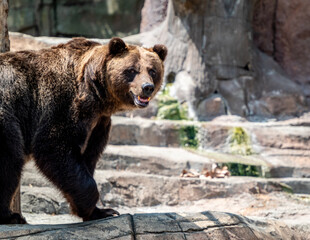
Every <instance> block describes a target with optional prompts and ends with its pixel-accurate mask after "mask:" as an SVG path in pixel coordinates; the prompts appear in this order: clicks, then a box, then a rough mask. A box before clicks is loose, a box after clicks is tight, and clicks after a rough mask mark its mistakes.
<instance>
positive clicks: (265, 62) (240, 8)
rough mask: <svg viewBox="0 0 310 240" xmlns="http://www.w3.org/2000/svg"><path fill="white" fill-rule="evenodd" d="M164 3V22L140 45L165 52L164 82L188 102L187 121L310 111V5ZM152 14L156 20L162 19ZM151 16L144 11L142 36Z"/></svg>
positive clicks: (295, 0)
mask: <svg viewBox="0 0 310 240" xmlns="http://www.w3.org/2000/svg"><path fill="white" fill-rule="evenodd" d="M166 2H169V5H168V10H167V11H168V12H167V15H168V17H167V18H165V20H164V22H163V24H162V25H158V23H156V24H157V26H158V27H157V28H155V29H153V30H152V31H151V32H150V34H149V37H144V39H142V43H144V44H146V45H147V44H153V43H154V42H155V41H159V42H162V43H164V44H166V45H167V46H168V48H169V50H170V51H169V54H168V58H167V61H166V73H167V76H166V77H167V78H170V77H171V76H173V77H172V78H173V80H174V87H173V88H174V89H173V92H174V93H175V97H176V98H177V99H178V100H179V101H180V102H184V101H187V102H188V103H189V114H190V117H193V118H195V119H199V120H207V119H210V118H213V117H214V116H218V115H221V114H223V112H224V113H227V114H237V115H241V116H245V117H249V118H254V119H257V117H262V118H266V117H267V118H274V117H276V118H286V117H292V116H298V115H301V114H303V113H304V112H307V111H309V110H310V94H309V92H310V84H309V81H310V78H309V73H308V71H310V70H309V69H310V68H309V66H310V55H309V54H308V53H309V51H310V45H309V37H308V36H309V34H308V32H309V31H310V30H309V29H310V27H309V26H308V24H306V22H308V21H309V20H308V18H309V14H308V12H309V7H310V3H308V2H305V1H301V0H289V1H277V0H273V1H266V0H255V1H234V0H225V1H224V0H223V1H214V0H209V1H199V0H196V1H195V4H191V2H190V1H179V0H170V1H168V0H167V1H166ZM197 4H198V5H199V8H197V7H195V6H197ZM146 7H149V8H151V4H150V3H148V1H146V2H145V6H144V8H146ZM155 9H156V8H154V7H153V8H152V9H150V11H152V10H153V13H152V14H153V15H159V17H158V19H160V18H163V17H164V16H165V14H164V13H162V12H160V11H156V10H155ZM146 12H147V13H148V15H147V16H146V15H145V13H146ZM149 15H150V14H149V11H146V10H145V9H144V12H142V25H141V26H143V28H144V29H148V28H149V27H150V26H152V25H154V22H153V21H150V23H149V25H147V19H149ZM197 29H199V31H198V30H197ZM200 29H201V31H200ZM154 39H155V40H154ZM181 93H182V94H181ZM184 98H186V99H184Z"/></svg>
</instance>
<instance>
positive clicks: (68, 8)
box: [8, 0, 143, 38]
mask: <svg viewBox="0 0 310 240" xmlns="http://www.w3.org/2000/svg"><path fill="white" fill-rule="evenodd" d="M142 7H143V0H131V1H122V0H113V1H104V0H96V1H89V0H80V1H72V0H61V1H51V0H42V1H22V0H14V1H12V2H10V14H9V17H8V26H9V29H10V31H16V32H22V33H26V34H31V35H35V36H71V37H72V36H75V37H76V36H87V37H97V38H111V37H113V36H120V37H124V36H126V35H131V34H136V33H138V32H139V27H140V20H141V9H142Z"/></svg>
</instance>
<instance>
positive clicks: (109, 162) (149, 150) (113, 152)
mask: <svg viewBox="0 0 310 240" xmlns="http://www.w3.org/2000/svg"><path fill="white" fill-rule="evenodd" d="M212 163H213V161H212V160H211V159H209V158H207V157H203V156H201V155H197V154H194V153H191V152H188V151H186V150H184V149H180V148H171V147H170V148H163V147H149V146H126V145H122V146H115V145H114V146H113V145H109V146H108V147H107V149H106V150H105V152H104V154H103V156H102V158H101V159H100V160H99V162H98V164H97V169H102V170H117V171H131V172H138V173H147V174H158V175H163V176H179V175H180V173H181V172H182V170H183V169H196V170H198V171H200V170H201V169H203V168H206V169H209V170H211V165H212Z"/></svg>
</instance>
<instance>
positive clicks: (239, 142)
mask: <svg viewBox="0 0 310 240" xmlns="http://www.w3.org/2000/svg"><path fill="white" fill-rule="evenodd" d="M229 143H230V149H231V153H234V154H239V155H252V154H253V151H252V148H251V140H250V137H249V136H248V134H247V133H246V131H245V130H244V129H243V128H241V127H235V128H233V129H232V133H231V136H230V139H229Z"/></svg>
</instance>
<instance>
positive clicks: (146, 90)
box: [142, 83, 155, 97]
mask: <svg viewBox="0 0 310 240" xmlns="http://www.w3.org/2000/svg"><path fill="white" fill-rule="evenodd" d="M154 89H155V87H154V85H153V84H151V83H143V84H142V92H143V95H144V96H146V97H150V96H151V95H152V93H153V92H154Z"/></svg>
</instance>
